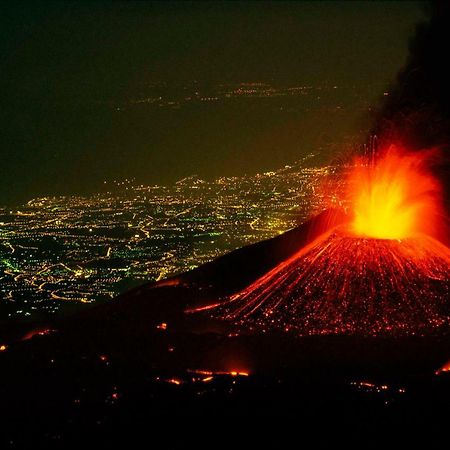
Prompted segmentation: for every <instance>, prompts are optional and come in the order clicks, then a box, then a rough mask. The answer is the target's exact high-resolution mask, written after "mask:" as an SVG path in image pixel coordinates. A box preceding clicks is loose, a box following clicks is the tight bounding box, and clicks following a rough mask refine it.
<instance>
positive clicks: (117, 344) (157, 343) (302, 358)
mask: <svg viewBox="0 0 450 450" xmlns="http://www.w3.org/2000/svg"><path fill="white" fill-rule="evenodd" d="M344 221H345V217H338V215H337V214H335V213H333V212H326V213H323V214H322V215H321V216H319V217H316V218H314V219H312V220H311V221H308V222H306V223H305V224H303V225H301V226H299V227H298V228H296V229H294V230H291V231H289V232H287V233H285V234H283V235H280V236H278V237H276V238H273V239H270V240H268V241H264V242H261V243H258V244H254V245H251V246H248V247H245V248H242V249H239V250H237V251H235V252H232V253H230V254H228V255H225V256H224V257H222V258H219V259H218V260H216V261H213V262H211V263H209V264H206V265H204V266H202V267H199V268H198V269H195V270H193V271H191V272H188V273H186V274H183V275H180V276H178V277H174V278H171V279H168V280H165V281H162V282H159V283H152V284H148V285H144V286H141V287H139V288H136V289H133V290H131V291H130V292H128V293H126V294H124V295H122V296H120V297H118V298H117V299H115V300H113V301H111V302H109V303H107V304H104V305H100V306H98V307H94V308H92V309H89V310H86V311H83V312H81V313H79V314H76V315H74V316H72V317H69V318H66V319H62V320H59V321H56V322H54V323H48V324H40V325H39V326H36V327H34V328H32V329H30V330H28V331H27V332H25V330H20V333H18V332H17V331H16V333H15V335H14V336H13V334H11V333H10V335H9V340H8V341H3V342H4V344H3V345H4V346H5V347H6V348H4V350H3V351H1V352H0V371H1V372H0V373H1V374H2V383H1V385H0V397H1V399H2V401H1V403H0V416H1V417H2V423H3V424H4V426H5V428H4V429H5V433H4V435H5V441H4V442H6V443H10V442H13V443H15V444H16V445H19V446H21V445H25V444H26V445H31V443H32V444H33V445H36V443H39V445H50V444H52V443H54V442H55V440H56V441H57V442H58V443H63V444H64V445H67V444H68V443H69V442H73V440H74V437H75V436H78V437H81V439H83V440H85V439H87V438H89V439H91V440H98V441H100V442H101V443H103V444H104V443H105V442H109V441H111V440H112V441H116V440H117V439H125V438H126V439H128V435H129V433H130V430H136V432H137V433H140V434H142V435H144V436H146V437H147V439H148V436H149V433H150V434H151V435H152V436H159V437H161V434H162V433H163V431H162V430H166V428H165V427H164V425H166V426H169V425H170V427H172V426H175V425H174V424H176V426H177V427H178V426H180V423H184V424H186V417H189V416H190V417H192V416H193V415H194V416H197V417H202V419H201V420H202V423H203V424H205V423H212V424H213V423H214V421H215V420H217V419H218V418H220V417H228V418H229V417H233V416H234V417H242V416H248V415H252V416H254V417H259V418H260V419H259V420H266V419H267V417H269V416H280V415H281V416H284V417H285V419H283V423H284V424H286V423H288V422H286V421H289V417H290V418H294V417H295V420H296V423H299V424H300V425H297V426H296V427H293V428H291V427H288V429H287V430H285V431H284V434H282V435H281V437H280V435H279V432H278V430H280V428H279V423H280V422H272V423H271V425H272V428H271V429H270V432H269V435H268V436H266V442H265V444H267V439H270V440H274V442H275V440H276V441H277V442H280V439H281V442H289V441H290V440H291V439H292V438H293V434H292V433H293V430H297V429H298V427H299V426H300V428H301V429H302V433H307V432H308V430H310V426H311V425H312V424H313V423H318V422H319V421H320V422H321V423H329V424H331V423H333V424H340V425H342V426H345V423H348V422H350V423H352V429H353V430H354V437H355V439H357V440H358V439H360V438H361V436H365V435H366V434H367V429H366V425H365V424H366V420H369V421H370V422H371V423H374V424H377V425H376V426H379V424H381V423H386V424H387V425H388V427H387V428H386V430H387V429H390V428H392V427H405V426H414V424H416V423H418V422H421V423H422V426H425V425H426V424H429V425H430V424H431V423H432V424H433V426H434V427H439V426H440V424H441V422H442V420H443V418H444V417H447V414H448V412H449V410H448V403H447V401H446V399H447V398H448V395H449V393H450V379H449V377H448V376H447V375H446V372H442V373H440V374H439V375H436V371H437V370H438V369H439V368H441V367H442V366H443V365H444V364H445V363H446V361H447V359H448V358H449V357H450V340H449V339H448V338H447V337H446V336H445V335H437V336H422V337H420V336H408V337H403V338H396V337H379V338H373V337H363V336H345V335H335V336H333V335H328V336H327V335H325V336H306V337H301V336H298V335H297V334H292V333H280V332H277V331H276V330H274V331H272V332H259V331H258V330H257V331H256V332H252V331H251V330H243V331H238V332H236V330H235V329H234V328H233V326H231V324H228V323H227V322H226V321H223V320H217V319H215V318H213V317H210V316H208V315H203V314H186V312H185V311H186V309H192V308H199V307H200V308H201V307H203V306H206V305H209V304H211V302H214V301H217V299H218V298H222V297H224V296H229V295H231V294H234V293H236V292H238V291H239V290H241V289H242V288H243V287H245V286H247V285H248V284H249V283H251V282H253V281H255V280H256V279H258V278H259V277H261V275H263V274H264V273H266V272H267V271H268V270H271V269H273V268H274V267H275V266H277V265H278V264H279V263H281V262H282V261H284V260H286V259H287V258H290V257H292V255H294V254H295V253H296V252H298V250H299V249H301V248H302V247H304V246H305V245H306V244H308V243H309V242H311V241H312V240H314V239H315V238H316V237H317V236H318V235H319V234H321V232H322V231H323V229H324V228H327V227H328V225H327V224H330V223H332V224H336V223H339V222H344ZM386 405H393V406H390V407H389V408H387V407H386ZM386 408H387V409H386ZM423 408H426V409H428V410H431V411H432V413H430V416H429V418H428V419H427V421H426V423H424V421H423V418H422V416H421V411H422V410H423ZM324 411H325V412H324ZM361 412H362V413H361ZM177 417H178V419H177ZM181 417H183V419H181ZM169 418H170V419H169ZM264 418H266V419H264ZM277 423H278V425H276V424H277ZM136 424H138V425H136ZM24 429H26V430H27V432H26V433H24V432H23V430H24ZM166 432H167V431H164V433H166ZM222 432H223V430H222ZM230 433H231V434H229V437H231V436H232V435H233V434H234V433H233V432H230ZM382 435H383V433H381V434H380V436H382ZM164 437H165V438H166V439H167V442H168V445H169V446H172V447H173V446H175V445H176V444H177V442H178V445H181V444H185V443H186V439H187V438H186V435H185V434H184V435H183V436H181V435H178V434H176V433H173V432H172V433H171V432H169V433H168V434H164ZM247 437H248V436H247ZM191 438H192V436H191ZM225 439H226V438H225ZM316 439H318V442H319V441H321V440H322V441H321V442H322V443H327V445H329V444H330V442H334V437H333V439H331V436H328V437H324V436H323V437H320V438H319V437H317V436H316ZM192 442H193V441H192ZM251 442H252V443H255V442H261V436H259V435H257V436H253V437H252V440H251ZM180 443H181V444H180Z"/></svg>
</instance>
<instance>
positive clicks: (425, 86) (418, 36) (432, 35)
mask: <svg viewBox="0 0 450 450" xmlns="http://www.w3.org/2000/svg"><path fill="white" fill-rule="evenodd" d="M425 7H426V8H427V10H428V14H429V19H428V20H427V21H426V22H423V23H420V24H419V25H417V28H416V33H415V35H414V37H413V39H412V40H411V42H410V55H409V58H408V60H407V63H406V65H405V67H404V68H403V69H402V70H401V71H400V73H399V74H398V76H397V80H396V81H395V83H394V84H393V86H391V88H390V90H389V95H388V96H387V97H384V98H383V103H382V105H381V106H380V108H379V110H378V113H377V115H376V118H375V126H374V128H373V135H377V136H379V137H380V139H381V140H382V141H384V142H382V145H381V146H383V145H386V144H387V143H389V142H391V141H396V142H399V141H401V142H402V143H403V145H404V146H405V147H406V148H408V149H409V150H410V151H421V150H422V149H429V148H435V149H436V148H439V149H440V150H441V159H440V161H439V162H438V164H436V166H435V174H436V175H437V176H438V177H439V178H440V180H441V182H442V183H443V188H444V202H445V204H446V208H447V217H448V211H449V207H450V169H449V166H450V68H449V67H450V66H449V64H448V52H449V44H450V2H447V1H434V2H431V3H428V4H425Z"/></svg>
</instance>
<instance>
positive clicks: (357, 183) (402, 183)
mask: <svg viewBox="0 0 450 450" xmlns="http://www.w3.org/2000/svg"><path fill="white" fill-rule="evenodd" d="M434 155H435V152H433V151H424V152H417V153H410V154H408V153H405V152H404V151H401V150H400V149H399V147H396V146H391V147H390V148H388V149H387V150H386V151H385V153H384V154H383V155H382V157H381V158H380V159H379V160H378V161H377V162H376V163H375V164H371V165H369V164H365V161H364V160H363V159H357V160H356V161H355V164H354V166H353V169H352V171H351V172H350V176H349V180H348V197H349V201H350V205H351V210H352V213H353V216H354V218H353V224H352V231H353V232H354V233H355V234H356V235H358V236H366V237H370V238H377V239H405V238H409V237H411V236H413V235H416V234H417V233H424V234H428V235H435V234H436V233H437V228H438V227H437V225H438V221H439V219H440V218H442V217H443V214H442V208H441V206H440V204H441V200H440V197H441V188H440V184H439V183H438V181H437V180H436V179H435V178H434V177H433V176H432V175H431V173H430V171H429V164H430V161H432V159H433V156H434Z"/></svg>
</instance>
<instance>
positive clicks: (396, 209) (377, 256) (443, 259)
mask: <svg viewBox="0 0 450 450" xmlns="http://www.w3.org/2000/svg"><path fill="white" fill-rule="evenodd" d="M429 156H430V153H429V152H425V153H419V154H406V153H401V152H399V151H398V150H397V149H396V148H394V147H391V148H390V149H389V150H388V151H386V152H385V154H384V155H383V156H382V157H381V158H380V159H379V160H378V161H377V163H376V164H375V165H371V166H369V165H367V164H364V161H362V160H357V161H355V164H354V168H353V170H352V171H351V173H350V175H349V179H348V188H349V195H348V203H349V204H350V208H351V211H352V215H353V220H352V222H351V223H350V225H348V226H341V227H337V228H334V229H332V230H330V231H328V232H327V233H325V234H323V235H322V236H320V237H319V238H318V239H316V240H315V241H314V242H313V243H311V244H310V245H308V246H307V247H305V248H303V249H301V250H300V251H299V252H297V254H295V255H294V256H292V257H291V258H289V259H288V260H287V261H285V262H283V263H281V264H279V265H278V266H277V267H275V268H274V269H272V270H271V271H270V272H268V273H267V274H266V275H264V276H263V277H261V278H260V279H258V280H256V281H255V282H254V283H253V284H251V285H250V286H248V287H247V288H245V289H244V290H242V291H241V292H239V293H238V294H236V295H234V296H232V297H231V298H229V299H226V300H225V301H224V302H222V303H221V304H220V305H219V306H217V307H215V308H212V309H211V310H210V311H209V314H210V315H212V316H213V317H218V318H221V319H226V320H230V321H232V322H233V323H235V324H236V325H238V326H239V327H244V328H247V329H248V328H251V329H257V330H262V331H265V330H268V329H281V330H285V331H290V330H292V331H295V332H297V333H299V334H302V335H308V334H337V333H345V334H362V335H410V334H425V333H434V332H436V331H437V330H442V329H447V328H448V327H449V324H450V308H449V302H448V294H449V288H450V285H449V280H450V249H449V248H448V247H446V246H445V245H443V244H442V243H441V242H439V241H438V240H437V239H435V238H434V237H433V235H434V234H435V233H436V232H437V228H438V227H437V226H436V221H437V220H438V218H439V217H440V215H441V214H442V211H441V208H440V202H439V198H440V186H439V183H438V182H437V181H436V180H435V179H434V178H433V177H432V175H431V174H430V173H429V171H428V169H427V166H426V164H427V160H428V158H429Z"/></svg>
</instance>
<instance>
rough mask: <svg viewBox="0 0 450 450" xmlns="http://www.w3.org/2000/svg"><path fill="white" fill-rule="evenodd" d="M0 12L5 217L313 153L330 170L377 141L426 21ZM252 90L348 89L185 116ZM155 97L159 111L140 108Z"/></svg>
mask: <svg viewBox="0 0 450 450" xmlns="http://www.w3.org/2000/svg"><path fill="white" fill-rule="evenodd" d="M0 8H1V19H0V20H1V22H2V26H1V30H2V31H1V34H2V39H1V44H0V46H1V51H2V54H3V68H2V71H1V73H0V89H1V95H2V97H3V103H4V105H5V107H4V108H3V110H2V118H1V123H2V132H1V134H2V136H3V142H2V150H1V156H2V162H3V167H6V168H7V170H5V171H4V172H3V176H2V178H1V181H0V204H5V203H7V204H14V203H17V202H23V201H26V200H29V199H31V198H33V197H36V196H41V195H58V194H71V193H81V194H88V193H92V192H95V191H97V190H98V189H100V187H101V184H102V183H103V181H104V180H113V179H125V178H132V177H135V178H136V179H137V181H138V182H142V183H145V184H156V183H163V184H171V183H173V182H174V181H176V180H177V179H179V178H182V177H184V176H188V175H192V174H194V173H196V174H199V175H200V176H201V177H205V178H209V179H211V178H215V177H219V176H222V175H242V174H244V173H247V174H249V173H250V174H251V173H257V172H259V171H265V170H271V169H276V168H279V167H282V166H283V165H284V164H289V163H292V162H293V161H295V160H297V159H299V158H301V157H303V156H304V155H305V154H308V153H310V152H311V151H313V152H319V153H320V154H321V155H322V159H323V161H324V162H325V161H326V160H327V159H328V158H329V155H328V153H329V152H328V153H327V148H329V147H330V146H336V145H337V144H339V143H342V142H345V141H346V140H348V139H349V138H353V137H354V136H358V133H364V132H365V131H366V130H367V129H368V128H369V125H368V124H367V115H368V114H369V111H370V108H371V107H376V105H377V103H378V99H379V97H380V96H381V95H382V94H383V92H384V90H387V89H388V87H389V85H390V84H391V83H392V82H393V80H394V77H395V74H396V73H397V72H398V70H399V69H400V67H401V66H402V65H403V63H404V61H405V59H406V56H407V53H408V39H409V38H410V37H411V35H413V33H414V27H415V25H416V23H417V22H420V21H421V20H422V19H423V18H424V17H425V13H424V10H425V8H424V7H423V5H422V4H420V3H418V2H402V3H386V2H358V3H355V2H352V3H348V4H346V3H335V2H319V3H303V2H302V3H293V2H280V3H250V4H249V3H240V2H230V3H227V2H211V3H203V2H201V3H185V2H181V3H169V2H160V3H158V2H156V3H155V2H148V3H145V2H89V3H76V2H62V3H58V2H17V3H14V4H9V5H6V4H2V6H1V7H0ZM343 24H345V26H344V25H343ZM194 81H196V82H197V84H195V83H194ZM254 82H260V83H269V84H270V85H271V86H272V87H275V88H276V89H278V88H280V87H281V88H282V87H293V86H294V87H296V86H297V87H298V86H312V87H313V89H320V88H322V87H323V86H328V87H329V88H330V89H332V88H333V87H334V86H337V89H335V90H330V91H329V92H328V91H326V92H325V95H321V93H320V91H319V90H313V91H311V92H312V94H310V93H308V95H303V96H300V95H298V96H294V97H292V98H288V99H287V100H286V97H283V96H279V97H276V96H274V97H271V98H269V99H262V100H261V99H255V98H236V99H233V100H232V101H228V100H227V101H222V100H223V99H221V100H220V101H215V102H209V103H208V102H200V101H198V102H190V103H183V104H182V105H181V107H178V106H179V105H178V104H176V102H177V101H178V100H179V99H184V98H185V97H186V93H187V97H192V96H195V95H196V94H195V92H197V91H198V92H199V94H198V96H200V97H201V96H205V97H208V96H210V95H215V93H217V91H220V90H221V89H222V91H223V88H221V87H220V85H223V84H230V85H231V87H230V89H233V87H234V89H236V88H237V87H239V83H254ZM161 83H162V84H163V85H162V86H161ZM197 86H199V88H198V89H197ZM159 96H161V97H162V99H163V101H165V102H166V103H165V104H164V105H162V106H161V105H155V104H149V103H148V102H147V103H145V102H141V101H142V100H145V99H148V98H159ZM319 97H321V98H319ZM174 99H175V106H173V104H171V103H170V102H171V101H172V100H174ZM139 102H141V103H139ZM333 108H334V110H333ZM336 108H339V109H336ZM324 112H326V113H327V114H324Z"/></svg>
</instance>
